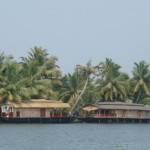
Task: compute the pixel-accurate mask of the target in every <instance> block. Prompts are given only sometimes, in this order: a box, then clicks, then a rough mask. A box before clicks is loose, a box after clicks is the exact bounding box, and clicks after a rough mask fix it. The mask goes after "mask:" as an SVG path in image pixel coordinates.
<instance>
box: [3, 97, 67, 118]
mask: <svg viewBox="0 0 150 150" xmlns="http://www.w3.org/2000/svg"><path fill="white" fill-rule="evenodd" d="M69 111H70V105H69V104H68V103H63V102H61V101H53V100H44V99H42V100H30V101H23V102H21V103H19V102H8V103H7V104H3V105H2V106H1V117H7V118H8V117H9V118H10V117H11V118H12V117H15V118H30V117H32V118H34V117H35V118H36V117H41V118H46V117H47V118H53V117H68V116H70V114H69Z"/></svg>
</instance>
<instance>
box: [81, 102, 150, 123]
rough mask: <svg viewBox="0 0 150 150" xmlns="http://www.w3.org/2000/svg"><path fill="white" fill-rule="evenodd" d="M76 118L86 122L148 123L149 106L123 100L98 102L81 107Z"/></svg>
mask: <svg viewBox="0 0 150 150" xmlns="http://www.w3.org/2000/svg"><path fill="white" fill-rule="evenodd" d="M78 119H79V120H80V121H81V122H87V123H149V122H150V106H146V105H142V104H134V103H124V102H99V103H96V104H92V105H91V104H90V105H86V106H85V107H83V108H82V110H81V112H80V115H79V117H78Z"/></svg>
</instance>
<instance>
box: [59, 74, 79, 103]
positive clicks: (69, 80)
mask: <svg viewBox="0 0 150 150" xmlns="http://www.w3.org/2000/svg"><path fill="white" fill-rule="evenodd" d="M62 82H63V87H62V92H61V95H60V97H61V99H62V100H63V101H65V102H69V103H70V104H71V105H73V104H74V103H75V101H76V99H77V97H78V96H79V93H80V85H81V84H80V79H79V76H78V74H76V73H74V74H73V75H71V74H68V75H65V77H64V78H63V79H62Z"/></svg>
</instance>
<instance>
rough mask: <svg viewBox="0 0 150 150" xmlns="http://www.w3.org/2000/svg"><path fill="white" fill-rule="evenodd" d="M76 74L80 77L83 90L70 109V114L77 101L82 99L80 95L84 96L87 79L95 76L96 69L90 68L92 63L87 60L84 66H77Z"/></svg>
mask: <svg viewBox="0 0 150 150" xmlns="http://www.w3.org/2000/svg"><path fill="white" fill-rule="evenodd" d="M75 71H76V73H77V74H78V76H80V78H81V80H80V81H81V82H80V83H82V84H83V88H82V90H81V93H80V95H79V96H78V98H77V100H76V102H75V104H74V105H73V106H72V108H71V112H72V111H73V110H74V108H75V107H76V105H77V104H78V103H79V101H80V100H81V99H82V95H83V94H84V92H85V90H86V88H87V86H88V83H89V79H90V75H91V74H96V71H97V67H95V66H94V67H92V62H91V60H89V61H88V62H87V64H86V66H81V65H77V66H76V68H75Z"/></svg>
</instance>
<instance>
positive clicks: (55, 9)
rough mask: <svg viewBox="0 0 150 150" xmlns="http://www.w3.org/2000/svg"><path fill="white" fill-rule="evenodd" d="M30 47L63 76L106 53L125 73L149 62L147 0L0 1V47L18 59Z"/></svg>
mask: <svg viewBox="0 0 150 150" xmlns="http://www.w3.org/2000/svg"><path fill="white" fill-rule="evenodd" d="M34 46H42V47H43V48H46V49H47V50H48V53H49V54H50V55H53V56H57V57H58V59H59V61H58V62H57V64H58V65H59V66H60V69H61V70H62V72H63V73H65V74H66V73H72V72H73V69H74V67H75V65H76V64H80V65H85V64H86V62H87V61H88V60H89V59H92V62H93V65H97V64H98V63H99V62H101V61H104V60H105V58H106V57H108V58H112V59H113V61H114V62H116V63H118V64H119V65H121V67H122V71H124V72H127V73H128V74H131V70H132V68H133V66H134V62H139V61H141V60H145V61H146V62H148V63H150V0H12V1H11V0H0V50H1V51H4V52H5V54H6V55H8V54H12V55H13V56H14V57H15V59H16V60H18V58H19V57H21V56H26V55H27V52H28V51H29V50H30V48H33V47H34Z"/></svg>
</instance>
